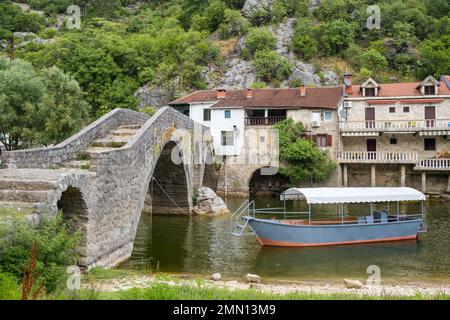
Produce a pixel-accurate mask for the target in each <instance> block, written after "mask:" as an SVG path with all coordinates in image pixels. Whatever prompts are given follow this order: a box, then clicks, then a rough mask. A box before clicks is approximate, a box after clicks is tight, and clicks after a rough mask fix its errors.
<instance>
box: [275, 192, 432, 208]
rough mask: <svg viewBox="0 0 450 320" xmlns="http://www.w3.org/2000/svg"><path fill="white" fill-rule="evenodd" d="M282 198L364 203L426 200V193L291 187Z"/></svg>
mask: <svg viewBox="0 0 450 320" xmlns="http://www.w3.org/2000/svg"><path fill="white" fill-rule="evenodd" d="M280 199H281V200H303V199H306V202H307V203H308V204H319V203H363V202H367V203H370V202H390V201H417V200H425V199H426V198H425V195H424V194H423V193H422V192H420V191H417V190H415V189H412V188H291V189H288V190H286V191H285V192H283V193H282V194H281V195H280Z"/></svg>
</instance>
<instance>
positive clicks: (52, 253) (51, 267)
mask: <svg viewBox="0 0 450 320" xmlns="http://www.w3.org/2000/svg"><path fill="white" fill-rule="evenodd" d="M34 241H36V244H37V261H36V262H37V265H36V269H35V270H36V273H37V274H39V284H37V285H38V286H39V285H41V284H42V285H44V286H45V287H46V289H47V290H48V291H54V290H55V289H56V288H57V286H58V285H59V284H61V283H62V282H63V280H64V279H65V276H66V267H67V266H69V265H73V264H75V263H76V261H77V252H76V246H77V244H78V241H79V235H78V233H73V234H70V233H69V230H68V227H67V225H66V224H65V222H64V221H63V217H62V214H58V215H57V216H56V217H55V218H53V219H51V218H44V219H43V221H42V222H41V223H40V224H39V226H33V225H31V224H30V223H27V222H25V221H24V220H19V219H14V220H11V221H8V223H3V224H1V225H0V269H1V270H3V271H5V272H7V273H9V274H11V275H12V276H13V277H14V278H15V279H16V281H21V279H22V277H23V271H24V268H28V264H29V256H30V252H31V248H32V246H33V242H34Z"/></svg>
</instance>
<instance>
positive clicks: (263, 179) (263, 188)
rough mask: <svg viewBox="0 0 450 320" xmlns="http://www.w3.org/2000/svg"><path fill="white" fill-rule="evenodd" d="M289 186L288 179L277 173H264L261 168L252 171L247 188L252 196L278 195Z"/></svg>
mask: <svg viewBox="0 0 450 320" xmlns="http://www.w3.org/2000/svg"><path fill="white" fill-rule="evenodd" d="M288 187H289V179H288V178H287V177H285V176H283V175H281V174H279V173H277V174H275V175H264V174H262V173H261V169H258V170H256V171H255V172H253V174H252V176H251V178H250V180H249V183H248V189H249V194H250V196H251V197H253V196H279V195H280V194H281V192H282V191H283V190H285V189H287V188H288Z"/></svg>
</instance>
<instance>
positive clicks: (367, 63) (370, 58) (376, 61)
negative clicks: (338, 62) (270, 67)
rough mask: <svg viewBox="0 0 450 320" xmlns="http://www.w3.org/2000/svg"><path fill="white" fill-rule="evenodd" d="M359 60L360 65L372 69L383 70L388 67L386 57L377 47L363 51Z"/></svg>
mask: <svg viewBox="0 0 450 320" xmlns="http://www.w3.org/2000/svg"><path fill="white" fill-rule="evenodd" d="M358 60H359V62H360V65H361V66H363V67H366V68H368V69H370V70H372V71H381V70H384V69H386V68H387V67H388V62H387V60H386V57H385V56H383V55H382V54H381V53H379V52H378V51H377V50H375V49H369V50H367V51H365V52H364V53H362V54H361V55H360V56H359V57H358Z"/></svg>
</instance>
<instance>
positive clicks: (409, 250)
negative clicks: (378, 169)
mask: <svg viewBox="0 0 450 320" xmlns="http://www.w3.org/2000/svg"><path fill="white" fill-rule="evenodd" d="M243 201H244V200H243V199H228V201H227V204H228V207H229V208H230V210H231V211H234V210H235V209H237V208H238V207H239V205H240V204H241V203H242V202H243ZM256 203H257V207H259V208H261V207H268V206H270V207H278V206H282V203H281V202H280V201H279V200H277V198H270V197H258V198H257V199H256ZM289 206H290V208H288V209H293V207H294V208H295V210H297V211H298V210H299V209H300V210H305V209H306V204H305V203H304V202H291V203H290V204H289ZM381 207H382V206H381ZM381 207H378V208H380V209H381ZM391 209H392V208H391ZM425 209H426V217H425V221H426V223H427V224H428V233H425V234H424V233H422V234H420V235H419V240H418V241H416V240H412V241H411V240H408V241H400V242H391V243H378V244H360V245H345V246H334V247H319V248H276V247H260V245H259V243H258V242H257V240H256V238H255V237H254V236H252V235H249V236H242V237H234V236H232V235H231V234H230V216H229V215H226V216H220V217H187V216H186V217H165V216H153V217H152V216H146V215H143V216H142V217H141V221H140V223H139V228H138V232H137V237H136V241H135V243H134V250H133V254H132V257H131V259H130V260H129V261H128V262H126V263H124V264H123V265H122V266H121V268H127V269H130V268H132V269H139V268H143V266H147V267H148V266H149V265H151V267H152V268H153V269H156V268H158V270H159V271H162V272H170V273H188V274H198V275H209V274H212V273H214V272H220V273H221V274H222V275H223V276H224V277H225V278H238V277H242V276H243V275H245V274H247V273H256V274H259V275H261V276H263V277H266V278H273V279H290V280H338V279H342V278H345V277H356V278H364V277H366V276H367V274H366V270H367V267H368V266H370V265H378V266H379V267H380V268H381V274H382V279H384V280H395V281H412V282H414V281H431V280H438V281H445V282H449V283H450V203H448V202H438V201H427V202H426V204H425ZM368 210H369V209H368V206H364V205H352V206H349V207H348V208H347V211H349V212H352V213H361V214H362V215H365V214H366V213H367V212H368ZM400 210H401V212H402V213H405V212H409V213H416V212H420V211H419V210H420V205H419V204H417V203H410V204H404V205H402V206H401V207H400ZM335 212H336V211H335V206H321V207H316V208H315V210H314V213H313V214H314V215H315V216H326V215H328V216H335V215H336V213H335Z"/></svg>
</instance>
